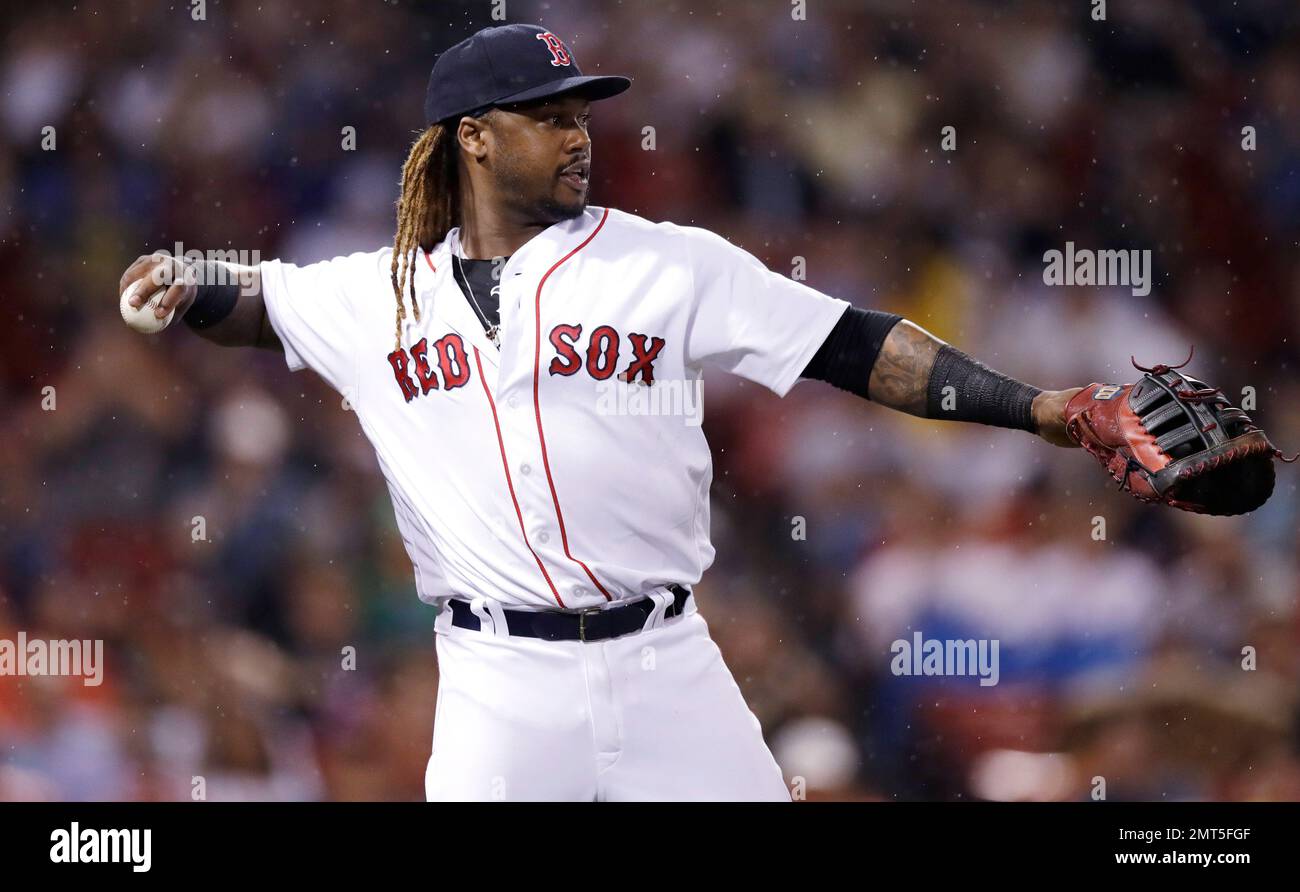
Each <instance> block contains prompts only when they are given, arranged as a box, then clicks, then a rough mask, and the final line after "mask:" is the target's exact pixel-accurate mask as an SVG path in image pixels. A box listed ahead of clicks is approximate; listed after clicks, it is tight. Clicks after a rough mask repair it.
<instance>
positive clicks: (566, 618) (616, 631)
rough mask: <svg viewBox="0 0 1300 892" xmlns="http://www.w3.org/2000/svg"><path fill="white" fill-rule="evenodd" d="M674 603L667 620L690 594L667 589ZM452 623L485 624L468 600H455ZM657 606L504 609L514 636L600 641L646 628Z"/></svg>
mask: <svg viewBox="0 0 1300 892" xmlns="http://www.w3.org/2000/svg"><path fill="white" fill-rule="evenodd" d="M666 588H667V589H668V591H670V592H672V593H673V602H672V603H671V604H669V605H668V606H667V607H666V608H665V609H664V619H668V618H669V617H673V616H680V615H681V613H682V610H683V609H684V608H685V607H686V599H687V598H689V597H690V596H691V593H690V591H688V590H687V589H685V588H683V587H682V586H680V585H676V584H673V585H669V586H666ZM447 604H448V606H449V607H450V608H451V624H452V625H453V626H459V627H460V628H462V629H473V630H474V631H475V632H479V631H482V628H483V624H482V623H481V622H480V621H479V618H478V617H477V616H475V615H474V611H473V610H471V609H470V606H469V602H468V601H462V600H461V599H459V598H452V599H450V600H449V601H448V602H447ZM656 606H657V605H656V604H655V601H654V599H653V598H650V597H645V598H638V599H637V600H635V601H630V602H628V603H626V604H619V605H617V606H614V607H590V608H588V609H586V610H503V611H502V613H504V614H505V617H506V625H507V626H508V627H509V629H510V634H511V635H518V636H520V637H522V638H541V639H543V640H545V641H600V640H602V639H604V638H617V637H618V636H619V635H630V634H631V633H633V632H639V631H641V629H643V628H644V627H645V623H646V620H647V619H649V618H650V614H651V613H653V612H654V609H655V607H656Z"/></svg>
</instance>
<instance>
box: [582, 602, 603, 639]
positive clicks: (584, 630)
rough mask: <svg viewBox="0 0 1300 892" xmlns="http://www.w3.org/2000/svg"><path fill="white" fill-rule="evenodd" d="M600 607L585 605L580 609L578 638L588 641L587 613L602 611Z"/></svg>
mask: <svg viewBox="0 0 1300 892" xmlns="http://www.w3.org/2000/svg"><path fill="white" fill-rule="evenodd" d="M600 611H601V608H600V607H584V608H583V609H581V610H579V611H578V640H579V641H582V642H584V643H585V642H586V640H587V614H589V613H600Z"/></svg>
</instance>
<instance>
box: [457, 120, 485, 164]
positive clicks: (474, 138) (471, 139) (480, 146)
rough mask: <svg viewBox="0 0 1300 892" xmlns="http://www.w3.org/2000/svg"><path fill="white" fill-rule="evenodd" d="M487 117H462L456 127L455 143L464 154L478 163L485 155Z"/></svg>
mask: <svg viewBox="0 0 1300 892" xmlns="http://www.w3.org/2000/svg"><path fill="white" fill-rule="evenodd" d="M489 117H490V116H487V115H485V116H483V117H481V118H470V117H464V118H461V119H460V123H459V124H457V125H456V142H457V143H458V144H459V145H460V147H461V149H462V150H463V151H464V152H465V153H466V154H468V155H469V156H470V157H471V158H474V159H475V160H478V161H482V160H483V158H484V157H485V156H486V155H487V151H488V140H489V136H488V131H489V130H490V123H489Z"/></svg>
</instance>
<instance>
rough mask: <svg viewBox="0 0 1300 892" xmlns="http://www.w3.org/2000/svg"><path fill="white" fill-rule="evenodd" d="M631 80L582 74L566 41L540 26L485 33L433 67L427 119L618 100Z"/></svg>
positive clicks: (445, 54)
mask: <svg viewBox="0 0 1300 892" xmlns="http://www.w3.org/2000/svg"><path fill="white" fill-rule="evenodd" d="M630 86H632V81H630V80H628V79H627V78H625V77H619V76H617V75H590V76H588V75H584V74H583V73H582V71H581V70H579V68H578V62H577V60H576V59H574V58H573V53H572V52H570V51H569V48H568V47H567V46H565V44H564V41H562V40H560V38H558V37H556V36H555V35H554V34H552V33H551V32H550V31H547V30H546V29H545V28H543V27H541V26H540V25H500V26H498V27H495V28H484V29H483V30H482V31H479V32H478V33H476V34H473V35H471V36H470V37H468V38H466V39H465V40H462V41H461V42H460V43H458V44H456V45H455V46H453V47H452V48H451V49H449V50H446V51H445V52H443V53H442V54H441V55H439V56H438V59H437V61H436V62H434V64H433V74H431V75H430V76H429V93H428V95H427V96H426V97H425V100H424V119H425V121H426V122H427V123H429V124H436V123H438V122H439V121H445V120H447V119H448V118H459V117H460V116H462V115H465V114H468V113H469V112H474V111H480V110H486V109H488V108H491V107H492V106H495V105H506V104H510V103H515V102H528V101H530V100H533V99H545V98H547V97H549V96H557V95H559V94H560V93H569V92H577V93H578V94H580V95H582V96H584V97H586V98H588V99H593V100H594V99H608V98H609V97H611V96H617V95H618V94H619V93H622V92H623V91H624V90H626V89H627V88H628V87H630Z"/></svg>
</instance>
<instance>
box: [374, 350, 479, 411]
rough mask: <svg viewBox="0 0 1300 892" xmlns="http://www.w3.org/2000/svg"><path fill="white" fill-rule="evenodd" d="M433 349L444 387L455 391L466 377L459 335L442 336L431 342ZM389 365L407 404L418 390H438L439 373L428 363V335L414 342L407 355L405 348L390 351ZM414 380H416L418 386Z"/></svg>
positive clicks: (467, 371)
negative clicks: (436, 373)
mask: <svg viewBox="0 0 1300 892" xmlns="http://www.w3.org/2000/svg"><path fill="white" fill-rule="evenodd" d="M433 351H434V353H435V354H436V355H437V357H438V372H439V373H440V374H441V376H442V389H443V390H455V389H456V388H457V387H461V386H463V385H464V384H465V382H466V381H468V380H469V362H468V361H467V354H466V352H465V342H464V341H463V340H461V337H460V335H458V334H448V335H444V336H443V337H441V338H439V339H438V340H436V341H434V342H433ZM388 364H389V365H390V366H392V367H393V377H395V378H396V379H397V385H398V387H400V388H401V389H402V396H403V397H404V398H405V399H406V401H407V402H408V403H409V402H410V401H411V400H413V399H415V397H417V396H419V395H420V394H421V393H424V394H426V395H427V394H428V393H429V391H431V390H437V389H438V376H437V375H435V374H434V370H433V368H432V367H431V366H430V365H429V339H428V338H421V339H420V340H419V342H418V343H416V344H414V345H413V346H412V347H411V351H410V356H409V357H408V356H407V352H406V350H405V349H400V350H394V351H393V352H392V353H389V354H388ZM412 375H414V378H415V380H414V381H413V380H412ZM416 381H418V382H419V387H418V388H417V387H416V383H415V382H416Z"/></svg>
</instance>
